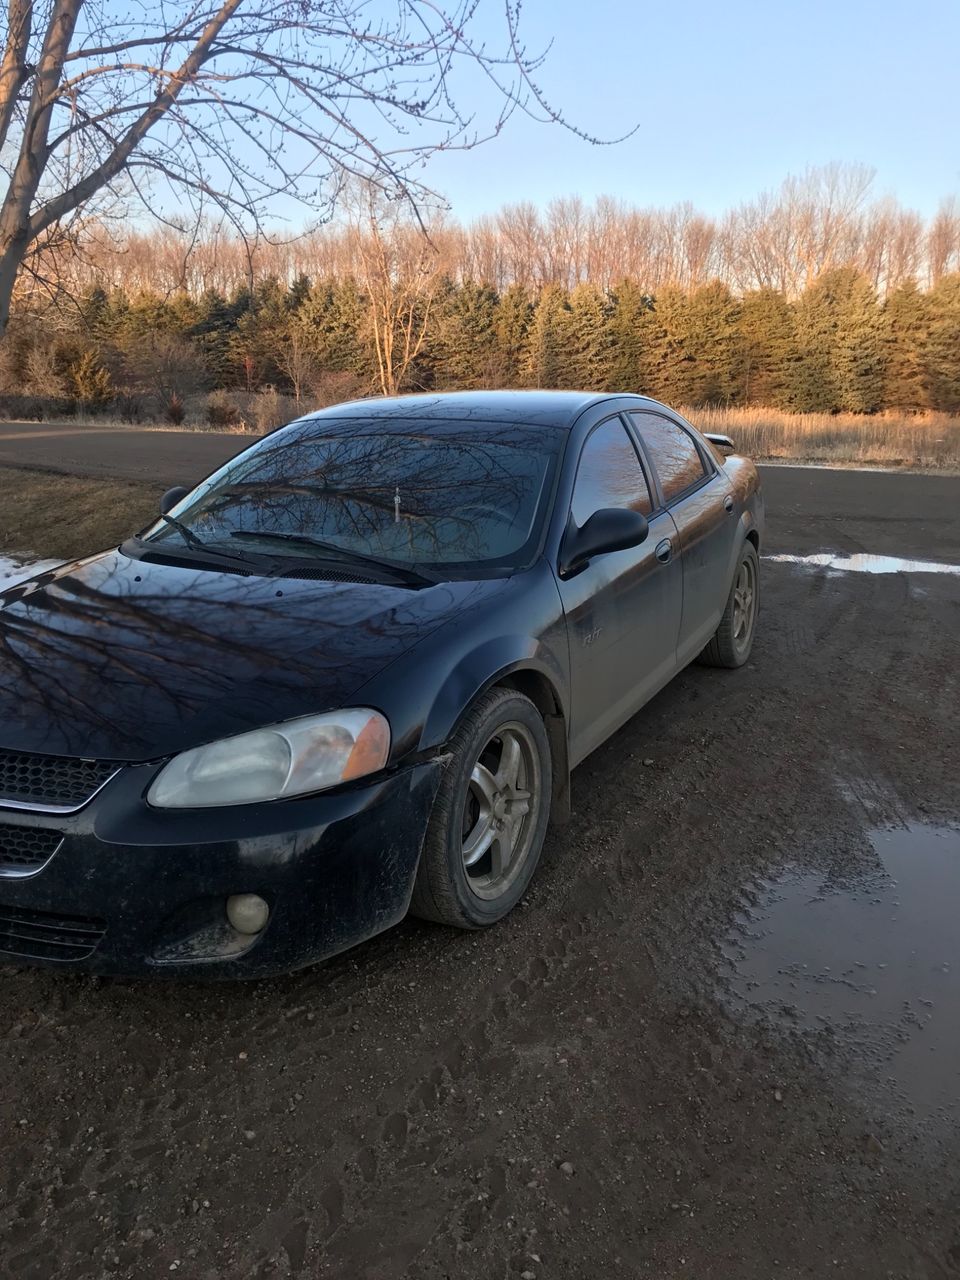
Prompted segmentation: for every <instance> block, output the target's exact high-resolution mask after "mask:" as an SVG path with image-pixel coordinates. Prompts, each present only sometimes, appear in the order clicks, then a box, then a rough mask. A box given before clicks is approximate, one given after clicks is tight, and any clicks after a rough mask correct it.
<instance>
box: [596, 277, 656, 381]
mask: <svg viewBox="0 0 960 1280" xmlns="http://www.w3.org/2000/svg"><path fill="white" fill-rule="evenodd" d="M653 306H654V302H653V298H652V297H651V296H650V294H648V293H646V292H644V290H643V289H641V288H640V286H639V285H638V284H637V283H636V282H635V281H633V280H624V281H622V282H621V283H620V284H618V285H617V287H616V289H615V290H614V291H613V293H612V295H611V298H610V313H609V316H608V319H607V330H608V332H609V335H610V350H609V355H608V381H607V389H608V390H610V391H634V392H637V391H641V390H644V387H643V378H644V374H643V371H642V368H641V363H642V362H641V355H642V350H643V337H644V334H645V332H646V331H647V327H648V325H649V322H650V315H651V312H652V310H653Z"/></svg>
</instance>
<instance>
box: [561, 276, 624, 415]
mask: <svg viewBox="0 0 960 1280" xmlns="http://www.w3.org/2000/svg"><path fill="white" fill-rule="evenodd" d="M610 312H611V307H610V301H609V299H608V298H607V296H606V295H605V294H604V292H603V291H602V290H601V289H598V288H597V287H596V285H592V284H578V285H577V286H576V288H575V289H574V290H573V292H572V293H571V294H570V318H569V322H568V327H569V343H570V365H569V368H568V369H567V371H566V378H565V385H567V386H571V387H577V388H583V389H584V390H586V391H602V390H605V389H606V388H607V387H608V386H609V384H610V374H611V363H612V359H611V358H612V355H613V347H612V341H611V338H612V335H611V332H610Z"/></svg>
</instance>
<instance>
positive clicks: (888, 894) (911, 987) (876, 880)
mask: <svg viewBox="0 0 960 1280" xmlns="http://www.w3.org/2000/svg"><path fill="white" fill-rule="evenodd" d="M870 841H871V844H872V846H873V851H874V854H875V858H876V861H875V864H874V866H873V867H871V868H870V869H869V870H868V871H867V872H865V873H864V874H863V875H862V876H860V877H858V878H857V879H855V880H843V881H838V880H836V879H833V878H831V877H829V876H827V875H824V874H822V873H813V872H810V871H806V870H804V871H800V870H799V869H797V868H789V869H787V870H786V871H785V872H784V873H783V874H782V875H781V876H780V877H779V878H777V879H776V880H773V881H767V882H765V883H764V884H763V885H762V886H761V887H760V890H759V893H758V894H757V896H756V900H755V901H753V902H752V903H751V905H750V906H749V907H747V908H745V909H744V910H743V911H742V912H741V913H740V914H739V916H738V918H737V920H736V921H735V923H734V925H733V927H732V928H731V930H730V932H729V934H728V936H727V938H726V939H725V941H724V944H723V948H722V949H723V953H724V956H725V959H726V967H727V974H728V978H729V983H730V990H731V992H732V994H733V997H734V999H735V1001H737V1002H738V1003H739V1002H741V1001H742V1002H745V1003H746V1004H747V1005H748V1006H750V1007H752V1008H754V1009H759V1010H762V1011H763V1012H764V1013H765V1014H766V1015H767V1016H771V1017H773V1018H774V1019H776V1020H779V1021H782V1022H784V1023H785V1024H788V1025H791V1026H793V1027H801V1028H806V1029H809V1030H813V1029H820V1030H823V1029H824V1028H829V1029H831V1030H832V1031H833V1032H834V1033H835V1034H836V1036H837V1037H838V1038H839V1039H840V1040H841V1041H846V1044H847V1046H848V1047H850V1048H852V1050H853V1057H852V1067H853V1070H854V1073H855V1074H856V1075H857V1076H858V1077H859V1076H863V1077H864V1078H872V1079H873V1080H875V1081H878V1082H883V1083H885V1084H887V1085H890V1086H892V1087H893V1089H894V1091H895V1093H896V1094H897V1095H899V1097H900V1098H901V1100H902V1101H903V1102H905V1103H906V1104H907V1105H908V1107H909V1108H910V1109H911V1110H914V1111H916V1112H917V1113H918V1114H927V1115H930V1114H933V1113H947V1112H949V1113H951V1114H952V1115H954V1116H955V1117H957V1118H960V830H953V829H949V828H939V827H932V826H924V825H913V826H910V827H907V828H905V829H895V830H882V831H875V832H873V833H871V836H870Z"/></svg>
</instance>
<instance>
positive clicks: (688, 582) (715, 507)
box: [630, 411, 737, 665]
mask: <svg viewBox="0 0 960 1280" xmlns="http://www.w3.org/2000/svg"><path fill="white" fill-rule="evenodd" d="M630 421H631V423H632V424H633V426H634V427H635V429H636V431H637V433H638V435H639V437H640V441H641V444H642V446H643V450H644V452H645V453H646V455H647V458H648V460H649V462H650V463H651V464H652V467H653V469H654V471H655V473H656V476H657V479H658V481H659V485H660V493H661V496H662V499H663V503H664V506H665V507H666V509H667V510H668V511H669V513H670V515H671V516H672V517H673V520H674V522H675V524H676V527H677V536H678V538H679V544H680V559H681V561H682V565H683V611H682V615H681V620H680V639H679V643H678V659H679V663H680V665H684V664H685V663H687V662H689V661H690V660H691V659H692V658H695V657H696V655H697V654H698V653H699V652H700V650H701V649H702V648H703V646H704V645H705V644H706V643H707V641H708V640H709V639H710V637H711V636H712V635H713V633H714V631H716V629H717V626H718V624H719V622H720V616H721V614H722V613H723V609H724V606H725V604H726V601H727V596H728V594H729V592H730V581H729V575H730V564H731V561H732V555H733V546H732V543H733V540H734V538H736V536H737V521H736V518H735V515H734V503H733V501H732V500H731V499H730V495H729V492H728V488H727V487H725V486H724V473H723V472H722V471H720V470H719V469H718V468H717V466H716V464H715V463H714V461H713V459H712V458H711V457H710V456H709V454H708V453H707V451H706V450H705V449H703V448H702V447H701V446H700V444H699V443H698V442H697V441H696V439H695V438H694V436H693V435H692V433H691V432H689V431H688V430H686V428H685V427H683V426H682V425H681V424H680V423H679V422H677V421H675V420H674V419H672V418H667V417H665V416H664V415H662V414H658V413H650V412H646V411H643V412H639V411H638V412H633V413H631V414H630Z"/></svg>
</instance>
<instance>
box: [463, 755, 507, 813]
mask: <svg viewBox="0 0 960 1280" xmlns="http://www.w3.org/2000/svg"><path fill="white" fill-rule="evenodd" d="M470 781H471V782H472V783H473V785H474V787H475V789H476V791H477V792H478V796H477V798H478V800H479V801H480V807H481V808H484V807H486V808H487V809H492V808H493V802H494V800H495V799H496V797H497V792H498V791H499V790H500V788H499V786H498V785H497V780H496V778H495V777H494V776H493V774H492V773H491V772H490V770H489V769H488V768H487V766H486V765H484V764H481V763H480V761H479V760H478V761H477V763H476V764H475V765H474V766H473V772H472V773H471V774H470Z"/></svg>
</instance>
